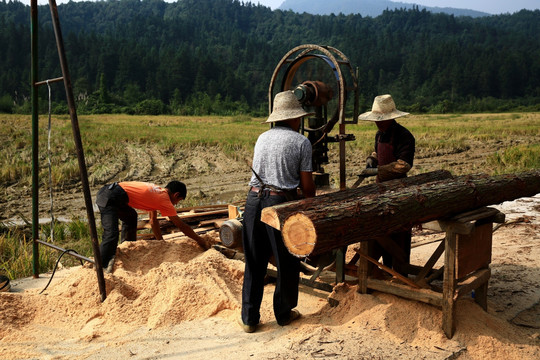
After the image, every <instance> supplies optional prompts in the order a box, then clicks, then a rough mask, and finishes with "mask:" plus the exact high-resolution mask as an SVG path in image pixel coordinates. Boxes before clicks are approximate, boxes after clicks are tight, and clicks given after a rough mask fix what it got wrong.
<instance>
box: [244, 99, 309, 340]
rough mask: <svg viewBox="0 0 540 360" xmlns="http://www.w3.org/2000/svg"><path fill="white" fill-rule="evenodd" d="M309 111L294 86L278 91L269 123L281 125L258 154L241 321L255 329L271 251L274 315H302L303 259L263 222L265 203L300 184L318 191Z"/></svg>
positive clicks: (247, 213)
mask: <svg viewBox="0 0 540 360" xmlns="http://www.w3.org/2000/svg"><path fill="white" fill-rule="evenodd" d="M307 115H311V114H309V113H307V112H306V111H305V110H304V109H303V108H302V105H301V104H300V103H299V101H298V100H297V98H296V96H295V95H294V93H293V92H292V91H284V92H281V93H279V94H277V95H276V97H275V99H274V106H273V110H272V114H270V116H269V117H268V120H267V121H266V122H267V123H275V126H274V127H273V128H271V129H270V130H268V131H266V132H265V133H263V134H261V136H259V139H258V140H257V143H256V144H255V150H254V155H253V176H252V177H251V181H250V182H249V186H250V190H249V192H248V196H247V200H246V207H245V210H244V226H243V229H244V238H243V245H244V255H245V263H246V266H245V272H244V284H243V288H242V314H241V319H240V323H241V325H242V328H243V329H244V331H245V332H254V331H255V330H256V329H257V325H258V324H259V321H260V307H261V302H262V298H263V293H264V278H265V276H266V269H267V266H268V261H269V259H270V256H272V255H273V256H274V258H275V263H276V266H277V273H278V275H277V276H278V277H277V281H276V289H275V291H274V316H275V317H276V320H277V323H278V324H279V325H281V326H284V325H288V324H289V323H290V322H291V321H293V320H295V319H297V318H298V317H299V316H300V313H299V312H298V311H297V310H296V309H294V308H295V307H296V305H297V304H298V282H299V275H300V260H299V259H298V258H296V257H294V256H293V255H291V254H290V253H289V251H288V250H287V248H286V247H285V245H284V244H283V239H282V237H281V232H280V231H278V230H276V229H274V228H272V227H271V226H269V225H266V224H264V223H263V222H261V220H260V218H261V211H262V209H264V208H266V207H269V206H274V205H277V204H280V203H283V202H285V201H287V200H288V199H289V198H290V197H289V195H290V194H291V193H294V194H296V192H297V188H300V189H301V190H302V194H303V196H304V197H313V196H315V184H314V182H313V178H312V164H311V143H310V142H309V140H308V139H307V138H306V137H305V136H303V135H301V134H299V133H298V130H299V128H300V125H301V122H302V118H303V117H304V116H307Z"/></svg>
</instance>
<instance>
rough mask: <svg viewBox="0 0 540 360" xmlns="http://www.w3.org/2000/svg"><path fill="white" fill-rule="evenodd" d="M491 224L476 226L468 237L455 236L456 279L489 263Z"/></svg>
mask: <svg viewBox="0 0 540 360" xmlns="http://www.w3.org/2000/svg"><path fill="white" fill-rule="evenodd" d="M492 229H493V224H492V223H491V222H489V223H486V224H482V225H478V226H476V227H475V228H474V230H473V231H472V232H471V234H469V235H461V234H459V235H458V236H457V243H456V258H457V260H456V278H457V279H461V278H462V277H464V276H466V275H468V274H470V273H472V272H473V271H475V270H478V269H481V268H485V267H487V266H488V265H489V264H490V263H491V246H492V231H493V230H492Z"/></svg>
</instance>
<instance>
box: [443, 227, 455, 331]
mask: <svg viewBox="0 0 540 360" xmlns="http://www.w3.org/2000/svg"><path fill="white" fill-rule="evenodd" d="M444 243H445V244H444V248H445V251H444V282H443V301H442V315H443V318H442V328H443V331H444V333H445V334H446V337H447V338H449V339H450V338H452V336H454V331H455V328H456V326H455V324H454V318H455V312H456V307H455V302H454V292H455V289H456V281H457V280H456V252H455V251H456V234H455V233H453V232H451V231H447V232H446V238H445V239H444Z"/></svg>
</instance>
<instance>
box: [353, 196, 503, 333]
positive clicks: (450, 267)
mask: <svg viewBox="0 0 540 360" xmlns="http://www.w3.org/2000/svg"><path fill="white" fill-rule="evenodd" d="M504 219H505V216H504V214H502V213H501V212H499V211H498V210H496V209H494V208H489V207H482V208H479V209H475V210H473V211H468V212H465V213H462V214H458V215H455V216H452V217H450V218H445V219H440V220H436V221H432V222H429V223H425V224H422V228H424V229H431V230H438V231H443V232H445V233H446V235H445V238H444V240H442V241H441V243H440V245H439V246H438V247H437V249H436V250H435V251H434V252H433V254H432V255H431V257H430V258H429V259H428V260H427V261H426V263H425V264H424V265H423V266H415V265H411V264H409V266H408V268H409V274H413V275H409V276H408V277H405V276H402V275H400V274H398V273H396V272H395V271H393V270H392V269H388V268H387V267H385V266H384V265H383V264H381V263H379V262H377V261H376V260H375V259H372V258H370V257H369V256H367V254H369V253H370V252H369V249H370V246H373V241H375V240H376V239H374V240H372V241H363V242H361V243H360V249H359V250H357V255H359V256H357V257H356V259H354V262H355V264H357V265H355V267H356V272H357V276H358V291H359V292H360V293H364V294H365V293H368V292H369V291H371V290H377V291H381V292H385V293H389V294H394V295H397V296H401V297H404V298H408V299H412V300H417V301H422V302H425V303H428V304H432V305H435V306H438V307H441V308H442V315H443V316H442V329H443V331H444V333H445V334H446V336H447V337H448V338H452V336H453V335H454V332H455V312H456V302H457V300H458V298H460V297H461V296H464V295H469V294H471V293H473V292H474V293H473V294H474V300H475V302H476V303H478V304H479V305H480V306H481V307H482V308H483V309H484V311H487V289H488V281H489V278H490V276H491V270H490V267H489V265H490V263H491V248H492V233H493V223H503V222H504ZM370 244H371V245H370ZM443 253H444V265H443V266H442V267H440V268H439V269H435V268H434V266H435V264H436V263H437V261H438V260H439V259H440V257H441V256H442V254H443ZM370 263H374V264H375V265H376V266H378V267H379V268H380V269H382V270H384V271H386V272H388V273H390V274H391V275H392V276H393V277H392V279H391V280H380V279H375V278H373V277H371V276H370V275H371V271H370V265H369V264H370ZM350 266H351V264H350V263H349V268H350ZM441 278H442V289H441V286H440V285H436V284H435V282H436V281H437V280H438V281H439V283H440V279H441Z"/></svg>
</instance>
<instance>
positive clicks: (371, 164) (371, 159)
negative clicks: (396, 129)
mask: <svg viewBox="0 0 540 360" xmlns="http://www.w3.org/2000/svg"><path fill="white" fill-rule="evenodd" d="M378 163H379V161H378V160H377V153H376V152H374V153H371V155H369V156H368V157H367V159H366V169H373V168H376V167H377V164H378Z"/></svg>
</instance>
